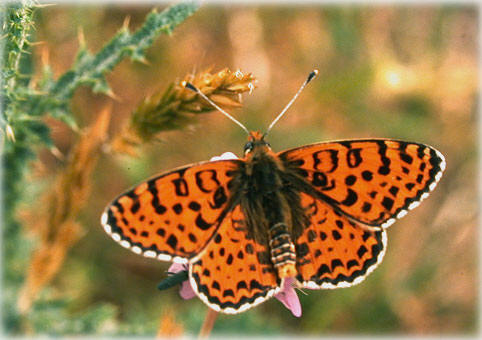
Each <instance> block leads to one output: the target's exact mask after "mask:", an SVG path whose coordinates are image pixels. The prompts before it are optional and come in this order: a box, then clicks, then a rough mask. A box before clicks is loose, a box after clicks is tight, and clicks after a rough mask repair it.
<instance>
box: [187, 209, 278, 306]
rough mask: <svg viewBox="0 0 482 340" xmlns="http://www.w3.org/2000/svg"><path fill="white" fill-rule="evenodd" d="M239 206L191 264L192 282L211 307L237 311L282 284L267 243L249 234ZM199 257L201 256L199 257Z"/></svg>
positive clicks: (269, 293) (261, 298)
mask: <svg viewBox="0 0 482 340" xmlns="http://www.w3.org/2000/svg"><path fill="white" fill-rule="evenodd" d="M247 235H248V234H247V231H246V225H245V218H244V215H243V213H242V211H241V208H240V206H239V205H238V206H236V208H235V209H234V210H233V211H232V212H230V213H229V214H228V215H227V216H226V217H225V218H224V220H223V222H222V223H221V225H220V227H219V229H218V231H217V232H216V235H215V236H214V238H213V240H212V241H211V242H210V243H209V244H208V246H207V247H206V248H205V249H204V251H203V252H202V254H201V255H200V256H199V257H197V258H196V259H195V262H194V263H193V264H192V265H191V272H190V275H191V283H192V286H193V287H194V289H195V290H196V292H197V294H198V295H199V296H200V298H201V299H202V300H203V301H204V302H205V303H206V304H207V305H209V306H210V307H211V308H213V309H215V310H218V311H223V312H225V313H229V314H234V313H238V312H242V311H244V310H246V309H248V308H251V307H253V306H255V305H257V304H259V303H261V302H263V301H264V300H265V299H267V298H268V297H270V296H272V295H273V294H274V293H275V292H276V291H277V290H278V286H279V285H280V280H279V279H278V278H277V276H276V275H275V271H274V268H273V266H272V264H271V262H270V258H269V250H268V249H267V247H266V246H264V245H261V244H259V243H256V242H255V241H254V240H252V239H248V238H247ZM198 258H199V259H198Z"/></svg>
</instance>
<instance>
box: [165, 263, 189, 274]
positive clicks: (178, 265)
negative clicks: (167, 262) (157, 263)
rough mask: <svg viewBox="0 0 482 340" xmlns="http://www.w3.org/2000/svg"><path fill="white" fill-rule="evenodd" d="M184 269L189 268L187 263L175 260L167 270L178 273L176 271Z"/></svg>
mask: <svg viewBox="0 0 482 340" xmlns="http://www.w3.org/2000/svg"><path fill="white" fill-rule="evenodd" d="M183 270H188V267H187V265H186V264H183V263H176V262H174V263H173V264H171V266H170V267H169V269H168V270H167V272H168V273H174V274H176V273H179V272H182V271H183Z"/></svg>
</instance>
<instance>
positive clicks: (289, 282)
mask: <svg viewBox="0 0 482 340" xmlns="http://www.w3.org/2000/svg"><path fill="white" fill-rule="evenodd" d="M293 283H294V279H293V278H287V279H285V280H284V282H283V288H282V289H281V291H280V292H279V293H278V294H276V295H275V296H274V297H275V298H277V299H278V300H279V301H281V303H282V304H283V305H284V306H285V307H286V308H288V309H289V310H290V311H291V313H293V315H294V316H296V317H298V318H299V317H300V316H301V304H300V299H299V298H298V295H297V294H296V292H295V289H294V288H293Z"/></svg>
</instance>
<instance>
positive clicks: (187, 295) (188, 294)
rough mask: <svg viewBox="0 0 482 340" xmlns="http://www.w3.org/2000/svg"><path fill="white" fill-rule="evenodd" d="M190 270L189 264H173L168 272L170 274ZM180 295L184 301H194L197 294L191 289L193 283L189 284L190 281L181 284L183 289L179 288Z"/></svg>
mask: <svg viewBox="0 0 482 340" xmlns="http://www.w3.org/2000/svg"><path fill="white" fill-rule="evenodd" d="M184 270H188V266H187V264H180V263H173V264H171V266H170V267H169V269H168V270H167V271H168V272H169V273H174V274H175V273H179V272H181V271H184ZM179 295H181V297H182V298H183V299H184V300H189V299H192V298H193V297H195V296H196V293H195V292H194V290H193V289H192V287H191V283H189V280H186V281H183V282H182V283H181V287H180V288H179Z"/></svg>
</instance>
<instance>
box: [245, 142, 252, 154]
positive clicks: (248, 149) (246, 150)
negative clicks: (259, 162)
mask: <svg viewBox="0 0 482 340" xmlns="http://www.w3.org/2000/svg"><path fill="white" fill-rule="evenodd" d="M253 146H254V144H253V142H247V143H246V144H245V145H244V154H247V153H248V152H251V151H252V150H253Z"/></svg>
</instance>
